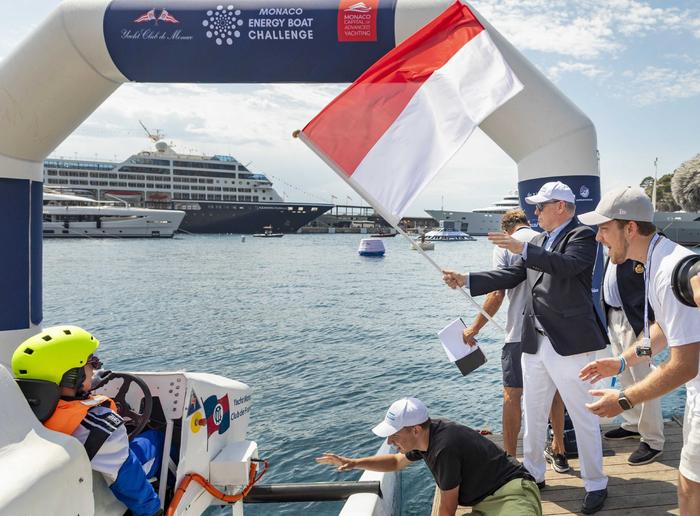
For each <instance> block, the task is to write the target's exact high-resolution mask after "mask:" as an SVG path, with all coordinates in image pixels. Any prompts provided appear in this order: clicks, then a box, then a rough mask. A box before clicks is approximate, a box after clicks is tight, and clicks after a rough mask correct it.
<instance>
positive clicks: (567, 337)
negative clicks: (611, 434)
mask: <svg viewBox="0 0 700 516" xmlns="http://www.w3.org/2000/svg"><path fill="white" fill-rule="evenodd" d="M575 201H576V197H575V196H574V194H573V192H572V191H571V189H570V188H569V187H568V186H567V185H565V184H564V183H562V182H561V181H554V182H549V183H545V184H544V185H543V186H542V188H540V190H539V192H538V193H537V194H536V195H532V196H529V197H526V198H525V202H527V203H528V204H531V205H532V204H534V205H535V214H536V215H537V220H538V222H539V226H540V228H542V229H543V230H544V233H542V234H541V235H539V236H538V237H536V238H534V239H533V240H532V241H530V242H528V243H523V242H520V241H518V240H516V239H514V238H513V237H511V236H510V235H508V234H507V233H489V240H491V241H492V242H493V243H494V244H496V245H498V246H499V247H502V248H505V249H508V250H509V251H510V252H512V253H515V254H520V255H521V258H520V259H519V260H518V261H517V262H516V263H515V264H514V265H512V266H510V267H506V268H504V269H498V270H493V271H489V272H477V273H469V274H466V275H465V274H459V273H456V272H451V271H445V273H444V277H443V279H444V280H445V283H447V285H448V286H450V287H452V288H458V287H463V286H466V287H468V288H469V290H470V291H471V294H472V295H473V296H478V295H482V294H486V293H488V292H492V291H494V290H499V289H504V288H506V289H507V288H513V287H515V286H517V285H518V284H519V283H521V282H523V281H525V282H527V283H526V285H527V292H528V296H527V299H526V303H525V310H524V312H523V316H524V317H523V328H522V334H521V342H522V350H523V355H522V369H523V398H524V409H523V414H524V420H525V433H524V436H523V464H524V465H525V467H526V468H527V470H528V471H529V472H530V473H531V474H532V476H534V477H535V481H536V482H538V483H541V482H543V481H544V474H545V470H546V462H545V458H544V456H543V453H544V450H545V442H546V432H547V414H548V412H549V408H550V406H551V404H552V398H553V397H554V393H555V391H557V390H558V391H559V394H560V395H561V397H562V399H563V400H564V405H566V408H567V410H568V412H569V415H570V416H571V420H572V422H573V425H574V430H575V431H576V442H577V446H578V451H579V459H580V463H581V477H582V478H583V482H584V487H585V490H586V494H585V496H584V498H583V504H582V507H581V512H583V513H584V514H592V513H594V512H597V511H599V510H600V509H601V508H602V507H603V504H604V503H605V499H606V498H607V494H608V491H607V485H608V478H607V476H606V475H605V474H604V473H603V448H602V442H601V437H600V426H599V422H598V417H597V416H595V415H594V414H592V413H590V412H589V411H588V410H587V409H586V406H585V404H586V403H588V402H591V401H593V398H592V396H591V394H590V393H589V392H588V390H589V386H588V385H587V383H586V382H584V381H582V380H580V379H579V378H578V375H577V373H578V371H579V370H580V369H581V367H583V366H584V365H585V364H587V363H588V362H590V361H592V360H593V359H594V358H595V352H596V351H597V350H599V349H604V348H605V347H606V345H607V342H608V339H607V335H606V334H605V329H604V328H603V326H602V323H601V321H600V320H599V319H598V316H597V314H596V312H595V308H594V305H593V296H592V293H591V286H592V274H593V266H594V263H595V260H596V252H597V244H596V242H595V233H594V232H593V230H592V229H591V228H589V227H588V226H584V225H582V224H580V223H579V222H578V220H577V219H576V217H575V212H576V204H575Z"/></svg>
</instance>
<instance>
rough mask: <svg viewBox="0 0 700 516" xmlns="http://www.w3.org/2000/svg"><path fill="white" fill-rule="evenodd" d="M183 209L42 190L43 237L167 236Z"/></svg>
mask: <svg viewBox="0 0 700 516" xmlns="http://www.w3.org/2000/svg"><path fill="white" fill-rule="evenodd" d="M183 218H185V212H184V211H179V210H153V209H150V208H134V207H133V206H129V204H128V203H126V202H124V203H123V204H120V203H117V202H111V201H96V200H94V199H90V198H89V197H81V196H78V195H71V194H67V193H59V192H55V191H53V190H45V191H44V206H43V234H44V238H57V237H58V238H71V237H73V238H76V237H88V238H94V237H129V238H133V237H141V238H154V237H159V238H163V237H166V238H169V237H172V236H173V235H174V234H175V232H176V231H177V230H178V228H179V227H180V223H181V222H182V219H183Z"/></svg>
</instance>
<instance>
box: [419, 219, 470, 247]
mask: <svg viewBox="0 0 700 516" xmlns="http://www.w3.org/2000/svg"><path fill="white" fill-rule="evenodd" d="M425 239H426V240H428V241H431V242H473V241H475V240H476V238H474V237H473V236H471V235H470V234H469V233H464V232H463V231H462V230H461V224H460V223H459V221H452V220H441V221H440V227H439V228H438V229H435V230H433V231H428V232H427V233H426V234H425Z"/></svg>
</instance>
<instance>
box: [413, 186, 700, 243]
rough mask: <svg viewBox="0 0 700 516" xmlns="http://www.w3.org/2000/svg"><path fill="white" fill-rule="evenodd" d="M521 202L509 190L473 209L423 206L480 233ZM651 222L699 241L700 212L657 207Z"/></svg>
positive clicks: (678, 238)
mask: <svg viewBox="0 0 700 516" xmlns="http://www.w3.org/2000/svg"><path fill="white" fill-rule="evenodd" d="M518 206H520V204H519V197H518V193H517V192H510V193H508V194H507V195H506V196H504V197H503V199H502V200H500V201H499V202H497V203H495V204H494V205H493V206H489V207H487V208H480V209H478V210H473V211H449V210H425V212H426V213H427V214H428V215H430V216H431V217H432V218H434V219H435V220H437V221H438V222H440V221H443V220H444V221H455V222H460V223H461V228H462V231H464V232H468V233H469V234H470V235H476V236H483V235H486V234H487V233H488V232H489V231H500V230H501V216H502V215H503V214H504V213H505V212H506V211H508V210H510V209H511V208H517V207H518ZM654 224H655V225H656V227H657V228H659V231H662V232H663V233H664V234H665V235H666V236H667V237H668V238H670V239H671V240H673V241H674V242H677V243H679V244H681V245H690V246H696V245H700V213H689V212H684V211H674V212H669V211H657V212H656V213H654Z"/></svg>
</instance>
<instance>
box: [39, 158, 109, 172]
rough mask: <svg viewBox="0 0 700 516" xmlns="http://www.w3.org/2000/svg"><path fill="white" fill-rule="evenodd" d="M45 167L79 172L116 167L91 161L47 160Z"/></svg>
mask: <svg viewBox="0 0 700 516" xmlns="http://www.w3.org/2000/svg"><path fill="white" fill-rule="evenodd" d="M44 167H52V168H72V169H78V170H114V165H112V164H109V163H95V162H89V161H72V160H56V159H47V160H45V161H44Z"/></svg>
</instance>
